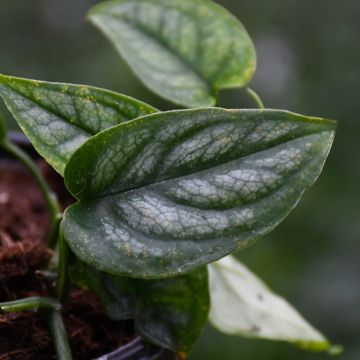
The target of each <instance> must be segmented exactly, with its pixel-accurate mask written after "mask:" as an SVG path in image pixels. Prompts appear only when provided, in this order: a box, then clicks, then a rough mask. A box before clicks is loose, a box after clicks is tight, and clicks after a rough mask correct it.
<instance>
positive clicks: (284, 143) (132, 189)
mask: <svg viewBox="0 0 360 360" xmlns="http://www.w3.org/2000/svg"><path fill="white" fill-rule="evenodd" d="M324 132H333V130H331V129H326V130H325V129H324V130H319V131H314V132H312V133H310V134H306V135H303V136H299V137H296V138H293V139H290V140H287V141H285V142H280V143H275V144H274V143H273V144H269V145H270V146H269V147H267V148H264V149H262V150H261V151H256V152H254V153H249V154H246V155H244V156H240V157H239V158H237V159H234V160H230V161H224V162H222V163H220V164H217V165H216V166H211V167H210V166H209V167H206V168H204V169H201V170H199V171H195V172H192V173H189V174H186V175H182V176H173V177H168V178H166V179H162V180H157V181H154V182H152V183H149V184H145V185H141V186H138V187H132V188H129V189H127V190H125V191H121V190H119V191H114V192H111V193H108V194H103V195H101V194H99V195H98V196H95V197H93V198H85V199H78V202H79V203H86V202H95V201H98V200H102V199H105V198H109V197H112V196H115V195H119V194H126V193H128V192H132V191H138V190H141V189H144V188H147V187H150V186H153V185H156V184H160V183H163V182H166V181H171V180H174V179H180V178H184V177H187V176H191V175H194V174H197V173H199V172H203V171H208V170H210V169H215V168H217V167H219V166H223V165H225V164H228V163H231V162H233V161H238V160H240V159H244V158H246V157H249V156H252V155H254V154H257V153H262V152H265V151H269V150H271V149H274V148H276V147H278V146H281V145H286V144H287V143H290V142H292V141H294V140H297V139H302V138H306V137H308V136H313V135H316V134H321V133H324ZM280 141H281V140H280ZM74 196H75V195H74Z"/></svg>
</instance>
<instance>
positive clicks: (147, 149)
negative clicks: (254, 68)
mask: <svg viewBox="0 0 360 360" xmlns="http://www.w3.org/2000/svg"><path fill="white" fill-rule="evenodd" d="M334 133H335V123H334V122H332V121H328V120H322V119H316V118H307V117H304V116H301V115H296V114H292V113H289V112H285V111H277V110H264V111H260V110H224V109H198V110H181V111H170V112H164V113H158V114H154V115H149V116H145V117H143V118H139V119H136V120H133V121H130V122H128V123H124V124H122V125H118V126H115V127H113V128H111V129H109V130H106V131H104V132H102V133H100V134H98V135H95V136H94V137H92V138H91V139H90V140H88V141H87V142H86V143H85V144H84V145H83V146H82V147H81V148H79V149H78V150H77V151H76V152H75V154H74V155H73V157H72V158H71V160H70V162H69V163H68V165H67V167H66V170H65V182H66V185H67V187H68V189H69V190H70V192H71V193H72V194H73V195H74V196H76V197H77V198H78V199H79V200H80V201H79V202H78V203H77V204H75V205H73V206H71V207H70V208H68V209H67V211H66V213H65V215H64V231H65V238H66V239H67V241H68V242H69V244H70V246H71V248H72V250H73V251H74V252H75V253H76V254H77V256H78V257H80V258H81V259H82V260H83V261H85V262H87V263H90V264H92V265H94V266H95V267H97V268H99V269H101V270H104V271H107V272H110V273H115V274H123V275H125V274H126V275H128V276H132V277H145V278H158V277H166V276H172V275H176V274H182V273H186V272H188V271H191V270H193V269H195V268H197V267H200V266H202V265H204V264H207V263H210V262H212V261H215V260H218V259H220V258H222V257H224V256H225V255H228V254H229V253H231V252H233V251H236V250H239V249H242V248H244V247H247V246H249V245H250V244H251V243H252V242H253V241H254V240H255V239H257V238H259V237H260V236H262V235H264V234H265V233H267V232H269V231H271V230H272V229H273V228H274V227H275V226H276V225H278V224H279V223H280V222H281V221H282V220H283V219H284V218H285V217H286V215H287V214H288V213H289V211H290V210H291V209H292V208H293V207H294V206H295V205H296V204H297V202H298V201H299V198H300V197H301V195H302V194H303V193H304V191H305V190H306V189H308V188H309V187H310V186H311V185H312V184H313V183H314V181H315V180H316V178H317V177H318V176H319V174H320V172H321V170H322V167H323V165H324V162H325V159H326V157H327V155H328V153H329V150H330V147H331V144H332V142H333V138H334Z"/></svg>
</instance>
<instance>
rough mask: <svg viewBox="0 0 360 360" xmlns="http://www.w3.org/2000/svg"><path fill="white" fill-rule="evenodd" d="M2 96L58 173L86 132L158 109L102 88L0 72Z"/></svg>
mask: <svg viewBox="0 0 360 360" xmlns="http://www.w3.org/2000/svg"><path fill="white" fill-rule="evenodd" d="M0 96H2V97H3V99H4V101H5V103H6V105H7V107H8V109H9V110H10V111H11V113H12V114H13V116H14V117H15V119H16V121H17V122H18V123H19V125H20V127H21V128H22V130H23V131H24V132H25V134H26V135H27V136H28V137H29V139H30V140H31V142H32V143H33V145H34V147H35V148H36V150H37V151H38V152H39V154H40V155H41V156H43V157H44V158H45V159H46V160H47V161H48V162H49V163H50V165H52V166H53V167H54V168H55V169H56V170H57V171H58V172H59V173H60V174H63V172H64V168H65V165H66V163H67V161H68V160H69V158H70V157H71V155H72V154H73V152H74V151H75V150H76V149H77V148H78V147H79V146H80V145H82V144H83V143H84V142H85V141H86V140H87V139H88V138H89V137H90V136H92V135H94V134H97V133H98V132H100V131H102V130H104V129H107V128H109V127H111V126H114V125H118V124H120V123H122V122H126V121H129V120H132V119H135V118H137V117H139V116H143V115H147V114H151V113H154V112H156V110H155V109H154V108H152V107H150V106H149V105H146V104H144V103H142V102H140V101H137V100H135V99H132V98H129V97H127V96H124V95H120V94H117V93H114V92H111V91H107V90H103V89H98V88H94V87H90V86H81V85H70V84H59V83H48V82H42V81H35V80H27V79H19V78H15V77H8V76H4V75H0Z"/></svg>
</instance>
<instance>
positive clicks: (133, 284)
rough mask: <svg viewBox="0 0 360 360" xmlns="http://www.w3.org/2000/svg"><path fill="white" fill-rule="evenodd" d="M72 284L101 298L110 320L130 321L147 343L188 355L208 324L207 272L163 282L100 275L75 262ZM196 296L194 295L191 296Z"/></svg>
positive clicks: (105, 274)
mask: <svg viewBox="0 0 360 360" xmlns="http://www.w3.org/2000/svg"><path fill="white" fill-rule="evenodd" d="M70 273H71V277H72V281H73V282H74V283H75V284H77V285H79V286H82V287H86V288H88V289H90V290H92V291H93V292H95V293H96V294H98V296H99V297H100V299H101V301H102V302H103V304H104V305H105V309H106V312H107V314H108V316H109V317H110V318H111V319H113V320H124V319H129V318H132V319H134V320H135V326H136V330H137V332H138V333H139V334H140V335H141V336H143V337H144V338H145V339H147V340H149V341H150V342H152V343H154V344H157V345H160V346H163V347H166V348H169V349H171V350H173V351H175V352H178V353H179V352H182V353H185V354H188V353H189V351H190V350H191V348H192V347H193V345H194V343H195V342H196V340H197V338H198V337H199V335H200V333H201V331H202V329H203V327H204V326H205V325H206V323H207V319H208V312H209V308H210V302H209V292H208V274H207V269H206V268H202V269H200V270H197V271H195V272H192V273H190V274H187V275H184V276H178V277H175V278H168V279H163V280H140V279H132V278H126V277H119V276H114V275H109V274H107V273H104V272H100V271H98V270H96V269H95V268H93V267H91V266H88V265H86V264H84V263H81V262H79V261H78V262H77V263H76V265H75V266H74V267H73V268H72V269H71V272H70ZM194 294H196V296H194Z"/></svg>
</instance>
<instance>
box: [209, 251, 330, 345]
mask: <svg viewBox="0 0 360 360" xmlns="http://www.w3.org/2000/svg"><path fill="white" fill-rule="evenodd" d="M209 276H210V290H211V311H210V317H209V318H210V322H211V323H212V325H213V326H214V327H215V328H216V329H218V330H219V331H221V332H223V333H225V334H229V335H239V336H244V337H248V338H260V339H268V340H280V341H287V342H291V343H293V344H294V345H296V346H299V347H301V348H303V349H306V350H310V351H328V350H329V349H330V344H329V342H328V340H327V339H326V338H325V337H324V336H323V335H322V334H321V333H319V331H317V330H316V329H314V328H313V327H312V326H311V325H310V324H309V323H307V322H306V320H305V319H304V318H303V317H302V316H301V315H300V314H299V313H298V312H297V311H296V310H295V309H294V308H293V307H292V306H291V305H290V304H289V303H288V302H287V301H286V300H285V299H283V298H282V297H280V296H278V295H276V294H274V293H273V292H272V291H271V290H270V289H269V288H268V287H267V286H266V285H265V284H264V283H263V282H262V281H261V280H260V279H259V278H258V277H257V276H256V275H254V274H253V273H252V272H251V271H250V270H249V269H247V268H246V267H245V266H244V265H243V264H241V263H240V262H238V261H237V260H236V259H235V258H234V257H232V256H229V257H226V258H224V259H222V260H220V261H218V262H216V263H213V264H210V265H209Z"/></svg>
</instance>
